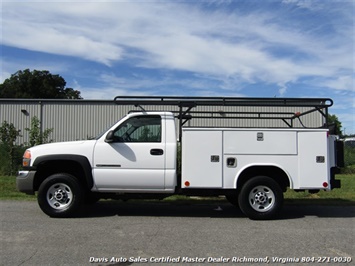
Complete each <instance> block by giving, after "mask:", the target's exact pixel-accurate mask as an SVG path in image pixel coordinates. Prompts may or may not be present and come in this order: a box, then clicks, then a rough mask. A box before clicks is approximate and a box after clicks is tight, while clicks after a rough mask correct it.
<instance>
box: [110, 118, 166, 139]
mask: <svg viewBox="0 0 355 266" xmlns="http://www.w3.org/2000/svg"><path fill="white" fill-rule="evenodd" d="M114 138H115V141H117V142H161V117H160V116H159V115H149V116H136V117H132V118H130V119H128V120H127V121H125V122H124V123H123V124H121V125H120V126H119V127H118V128H116V129H115V131H114Z"/></svg>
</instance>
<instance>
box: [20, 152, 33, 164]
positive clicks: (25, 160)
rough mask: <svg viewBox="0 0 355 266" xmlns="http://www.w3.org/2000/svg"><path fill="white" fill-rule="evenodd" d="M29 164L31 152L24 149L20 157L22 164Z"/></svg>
mask: <svg viewBox="0 0 355 266" xmlns="http://www.w3.org/2000/svg"><path fill="white" fill-rule="evenodd" d="M30 164H31V152H30V151H29V150H26V151H25V153H24V154H23V159H22V166H23V167H28V166H30Z"/></svg>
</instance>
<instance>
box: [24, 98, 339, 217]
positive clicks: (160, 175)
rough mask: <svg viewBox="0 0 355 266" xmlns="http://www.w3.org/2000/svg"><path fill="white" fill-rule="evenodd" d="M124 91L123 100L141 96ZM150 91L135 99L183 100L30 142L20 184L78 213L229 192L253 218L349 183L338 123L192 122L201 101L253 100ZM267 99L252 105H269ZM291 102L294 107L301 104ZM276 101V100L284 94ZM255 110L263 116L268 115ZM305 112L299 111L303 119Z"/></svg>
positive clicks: (61, 210)
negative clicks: (97, 130)
mask: <svg viewBox="0 0 355 266" xmlns="http://www.w3.org/2000/svg"><path fill="white" fill-rule="evenodd" d="M116 98H117V97H116ZM116 98H115V100H116V101H117V102H118V104H132V103H134V102H135V101H134V100H133V99H130V98H129V99H125V100H120V99H116ZM137 98H138V97H137ZM146 98H147V97H145V98H144V99H140V98H138V103H137V104H135V105H138V106H141V104H142V103H143V104H147V105H158V104H161V105H165V106H168V105H170V106H171V105H174V104H175V105H177V106H178V107H179V108H180V109H179V110H178V111H174V112H167V111H159V112H157V111H145V110H140V111H135V112H131V113H129V114H127V115H126V116H125V117H123V118H122V119H121V120H119V121H118V122H117V123H116V124H114V125H113V126H112V127H110V128H109V129H108V130H107V131H106V132H105V133H103V134H102V135H100V136H99V137H97V138H96V139H94V140H85V141H74V142H62V143H51V144H44V145H39V146H35V147H32V148H29V149H28V150H26V152H25V154H24V157H23V168H24V169H23V171H20V172H19V175H18V177H17V188H18V190H19V191H22V192H25V193H28V194H34V193H35V192H36V191H37V192H38V203H39V206H40V208H41V209H42V210H43V211H44V212H45V213H46V214H47V215H49V216H52V217H68V216H73V215H75V214H76V213H77V211H78V209H79V208H80V206H81V204H84V203H89V202H95V201H97V200H98V199H100V198H113V199H131V198H164V197H168V196H171V195H173V194H180V195H198V196H220V195H224V196H226V198H227V200H229V201H230V202H231V203H233V204H235V205H239V207H240V209H241V210H242V211H243V213H244V214H245V215H247V216H248V217H249V218H251V219H271V218H275V217H276V216H277V214H278V213H279V211H280V209H281V207H282V204H283V192H285V191H286V189H287V188H291V189H294V190H310V191H311V192H316V191H319V190H331V189H333V188H337V187H340V182H339V181H338V180H335V174H336V173H337V169H338V166H341V164H342V158H341V157H342V154H341V153H342V149H341V143H340V142H339V141H337V138H336V136H334V135H330V132H329V129H328V127H326V128H294V127H290V126H288V127H287V128H245V127H243V128H237V127H233V128H228V127H185V126H184V121H185V122H186V121H187V120H190V119H191V117H193V116H194V115H195V116H200V117H201V113H202V112H196V113H193V112H192V111H191V109H192V108H194V107H196V106H199V105H204V106H205V105H207V106H209V105H213V106H216V105H217V106H222V105H227V106H236V105H238V106H240V105H244V104H246V105H247V104H248V105H250V104H251V102H250V101H249V102H247V103H245V102H244V101H245V100H244V101H242V102H240V99H239V98H232V99H235V100H234V101H232V100H231V102H229V103H228V104H226V103H225V99H227V100H228V99H230V98H223V101H222V100H220V99H219V98H218V99H214V100H212V99H209V98H208V100H207V101H206V98H201V99H200V98H193V99H190V100H189V99H188V98H183V99H182V100H181V99H180V98H179V100H178V101H177V99H175V98H174V97H171V99H170V98H167V99H166V98H164V99H162V100H159V101H157V102H156V101H153V100H152V99H146ZM134 99H136V98H134ZM269 100H270V99H269ZM258 101H259V100H258ZM258 101H252V103H253V104H254V105H260V102H258ZM302 101H305V102H307V101H306V100H305V99H302ZM328 101H329V100H328ZM291 102H292V103H291V104H289V103H288V104H287V105H290V106H296V105H300V103H299V102H297V104H295V103H294V102H293V101H291ZM311 102H312V104H311V105H312V110H313V109H314V108H313V105H315V104H314V102H316V103H317V106H316V108H315V109H314V110H315V111H316V112H318V111H319V109H320V110H323V109H324V108H327V107H329V106H330V104H327V105H325V104H324V101H318V100H312V101H311ZM163 103H164V104H163ZM269 104H270V102H268V103H267V105H269ZM271 105H272V107H273V108H274V107H275V106H276V105H280V102H277V103H271ZM281 105H284V103H282V104H281ZM306 105H307V106H306V107H307V108H308V107H309V106H308V104H306ZM263 106H264V105H263ZM319 106H321V107H322V108H320V107H319ZM302 107H305V105H302ZM183 108H187V109H186V110H184V109H183ZM142 109H143V108H142ZM314 110H313V111H314ZM313 111H312V112H313ZM219 112H220V111H219ZM307 112H309V113H311V112H310V111H307ZM307 112H305V114H306V113H307ZM239 113H240V112H239ZM254 113H255V112H253V114H254ZM267 113H268V114H269V115H270V113H271V112H267ZM272 113H274V112H272ZM325 113H327V110H326V112H325ZM243 114H244V112H243ZM323 114H324V113H323ZM229 115H230V113H229ZM234 115H236V114H234ZM239 115H240V114H239ZM244 115H245V114H244ZM248 115H249V116H250V114H248ZM254 115H256V117H259V118H260V114H254ZM300 116H302V114H301V113H297V114H293V118H299V117H300ZM202 117H203V118H204V119H206V118H205V116H202ZM277 117H278V119H279V117H280V116H277ZM224 118H226V117H225V116H224ZM240 118H241V117H240ZM183 119H185V120H183ZM235 119H238V118H235ZM270 119H271V118H270ZM272 119H275V117H272ZM282 119H285V117H282ZM177 120H178V121H179V125H176V124H177V123H176V121H177ZM284 121H285V122H286V120H284ZM288 124H289V125H291V124H290V123H288ZM180 141H181V142H180ZM180 157H181V158H180Z"/></svg>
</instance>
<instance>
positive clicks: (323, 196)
mask: <svg viewBox="0 0 355 266" xmlns="http://www.w3.org/2000/svg"><path fill="white" fill-rule="evenodd" d="M337 179H340V180H341V188H337V189H333V190H332V191H320V192H319V193H317V194H310V193H308V192H307V191H305V192H295V191H294V190H290V189H288V190H287V192H286V193H285V194H284V196H285V203H286V204H305V205H307V204H312V205H346V206H348V205H355V189H354V188H355V174H351V175H337ZM0 200H36V196H35V195H27V194H24V193H21V192H18V191H17V189H16V177H14V176H0ZM150 201H152V200H150ZM219 201H225V199H224V197H207V198H205V197H187V196H181V195H173V196H170V197H168V198H166V199H164V200H162V201H160V202H166V203H174V202H181V203H198V202H201V203H209V202H219Z"/></svg>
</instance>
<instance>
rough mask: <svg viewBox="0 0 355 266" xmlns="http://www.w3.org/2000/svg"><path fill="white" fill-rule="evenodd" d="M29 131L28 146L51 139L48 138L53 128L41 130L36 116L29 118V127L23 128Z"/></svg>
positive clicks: (47, 141)
mask: <svg viewBox="0 0 355 266" xmlns="http://www.w3.org/2000/svg"><path fill="white" fill-rule="evenodd" d="M25 130H26V131H27V132H29V142H28V145H29V146H30V147H33V146H36V145H40V144H43V143H49V142H51V141H52V140H50V139H49V136H50V134H52V132H53V128H47V129H45V130H44V131H43V132H41V128H40V122H39V119H38V117H37V116H34V117H32V119H31V128H25Z"/></svg>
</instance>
